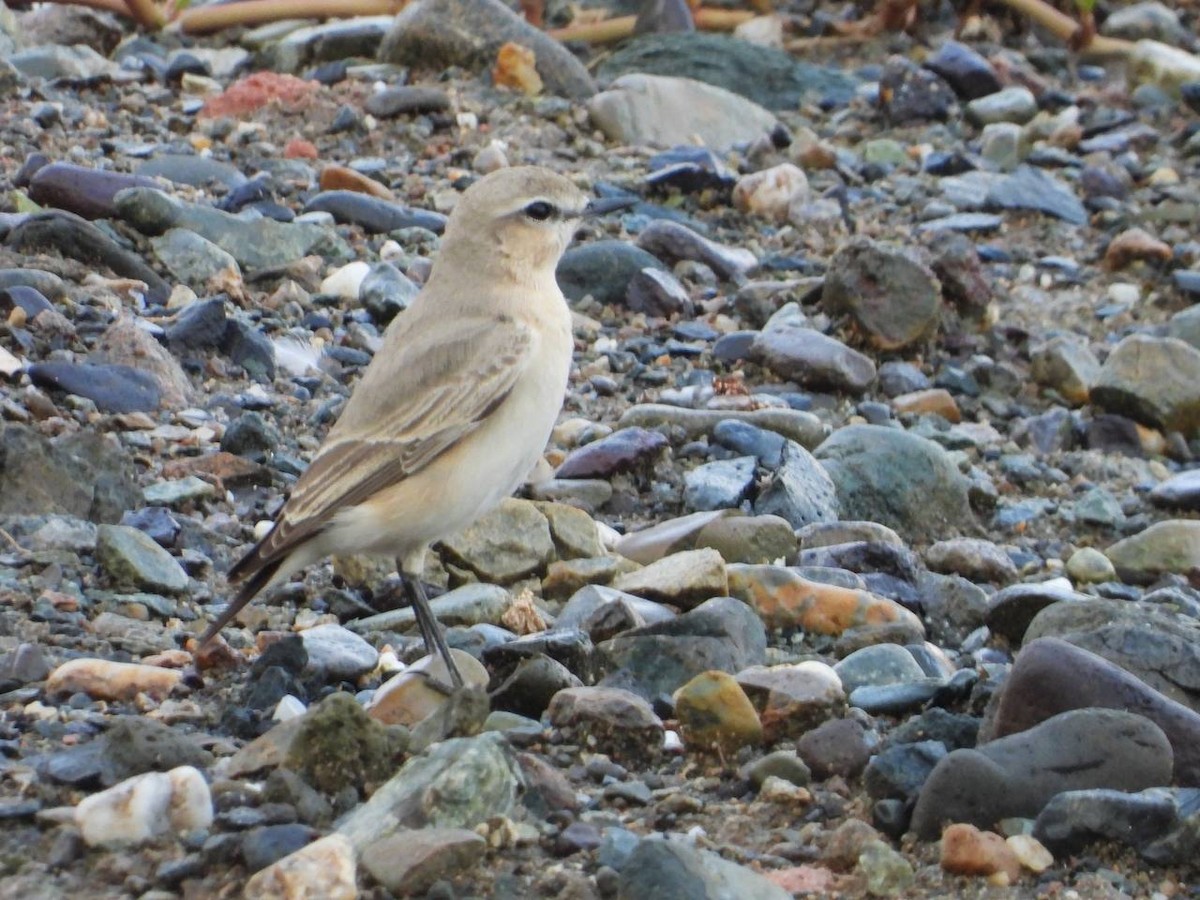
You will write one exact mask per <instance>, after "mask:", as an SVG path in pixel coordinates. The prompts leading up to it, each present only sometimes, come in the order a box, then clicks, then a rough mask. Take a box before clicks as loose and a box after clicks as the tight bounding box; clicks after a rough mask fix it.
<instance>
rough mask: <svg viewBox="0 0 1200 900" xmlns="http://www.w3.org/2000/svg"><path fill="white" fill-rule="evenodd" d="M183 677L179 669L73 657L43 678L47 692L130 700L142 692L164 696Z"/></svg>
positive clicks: (161, 698) (161, 697)
mask: <svg viewBox="0 0 1200 900" xmlns="http://www.w3.org/2000/svg"><path fill="white" fill-rule="evenodd" d="M182 680H183V675H182V673H181V672H180V671H179V670H178V669H163V668H159V667H158V666H147V665H140V664H137V663H121V662H112V661H110V660H106V659H72V660H69V661H67V662H65V663H63V664H62V665H60V666H58V667H57V668H55V669H54V671H53V672H51V673H50V676H49V678H47V679H46V693H47V694H50V695H51V696H53V695H55V694H74V693H83V694H87V695H88V696H89V697H92V698H94V699H96V700H132V699H134V698H135V697H137V696H138V695H139V694H145V695H146V696H148V697H151V698H153V699H155V700H160V701H161V700H164V699H166V697H167V696H168V695H169V694H170V693H171V692H172V691H173V690H174V689H175V686H176V685H178V684H179V683H180V682H181V681H182Z"/></svg>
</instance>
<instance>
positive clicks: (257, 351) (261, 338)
mask: <svg viewBox="0 0 1200 900" xmlns="http://www.w3.org/2000/svg"><path fill="white" fill-rule="evenodd" d="M221 350H222V352H224V353H225V355H226V356H228V357H229V359H230V360H231V361H232V362H234V363H236V364H237V365H239V366H241V367H242V368H243V369H245V370H246V373H247V374H248V375H249V376H250V377H251V378H253V379H255V380H257V381H271V380H272V379H274V378H275V347H274V345H273V344H272V343H271V340H270V338H268V337H267V336H266V335H265V334H263V333H262V332H261V331H259V330H258V329H257V328H256V327H255V326H254V325H253V323H251V322H248V321H247V320H246V319H243V318H241V317H240V316H239V317H236V318H232V319H229V320H228V321H227V322H226V323H225V334H224V336H223V337H222V338H221Z"/></svg>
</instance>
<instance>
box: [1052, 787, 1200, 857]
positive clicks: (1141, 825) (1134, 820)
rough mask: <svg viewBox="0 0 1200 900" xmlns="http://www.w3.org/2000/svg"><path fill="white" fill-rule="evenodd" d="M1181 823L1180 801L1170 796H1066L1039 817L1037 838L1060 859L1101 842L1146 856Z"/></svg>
mask: <svg viewBox="0 0 1200 900" xmlns="http://www.w3.org/2000/svg"><path fill="white" fill-rule="evenodd" d="M1177 819H1178V810H1177V808H1176V805H1175V800H1174V798H1173V797H1172V796H1171V795H1170V794H1168V793H1166V792H1158V791H1154V790H1149V791H1141V792H1140V793H1136V794H1129V793H1126V792H1124V791H1113V790H1103V789H1095V790H1088V791H1064V792H1063V793H1061V794H1059V795H1057V796H1056V797H1054V798H1053V799H1051V800H1050V802H1049V803H1047V804H1046V806H1045V807H1044V808H1043V809H1042V811H1041V812H1040V813H1038V817H1037V821H1036V822H1035V823H1034V825H1033V836H1034V837H1036V838H1037V839H1038V840H1039V841H1041V842H1042V843H1043V844H1044V845H1045V846H1046V849H1048V850H1050V851H1051V852H1052V853H1054V854H1055V855H1056V856H1059V855H1065V854H1069V853H1078V852H1079V851H1081V850H1083V849H1084V848H1085V847H1087V846H1088V845H1089V844H1093V843H1100V842H1103V843H1106V844H1118V845H1123V846H1126V847H1133V848H1134V849H1135V850H1141V849H1142V848H1143V847H1145V846H1146V845H1147V844H1149V843H1151V842H1152V841H1155V840H1157V839H1159V838H1162V837H1165V836H1166V834H1167V832H1168V831H1170V830H1171V828H1172V827H1173V826H1174V825H1175V824H1176V822H1177Z"/></svg>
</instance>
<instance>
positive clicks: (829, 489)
mask: <svg viewBox="0 0 1200 900" xmlns="http://www.w3.org/2000/svg"><path fill="white" fill-rule="evenodd" d="M754 512H755V513H756V514H757V515H760V516H767V515H774V516H779V517H780V518H782V519H786V520H787V521H788V523H789V524H791V526H792V527H793V528H803V527H804V526H805V525H812V524H813V523H814V522H833V521H836V520H837V518H838V498H837V489H836V488H835V487H834V484H833V481H832V480H831V479H830V477H829V474H828V473H827V472H826V471H825V469H824V468H823V467H822V466H821V464H820V463H819V462H817V460H816V458H814V457H813V455H812V454H811V453H809V452H808V451H807V450H805V449H804V448H803V447H801V446H800V445H799V444H797V443H796V442H795V441H787V442H786V443H785V444H784V448H783V460H782V462H781V463H780V465H779V468H777V469H776V470H775V471H774V472H772V473H771V478H770V480H769V481H768V483H767V484H766V486H765V487H763V489H762V490H761V491H760V492H759V495H758V500H757V501H755V504H754Z"/></svg>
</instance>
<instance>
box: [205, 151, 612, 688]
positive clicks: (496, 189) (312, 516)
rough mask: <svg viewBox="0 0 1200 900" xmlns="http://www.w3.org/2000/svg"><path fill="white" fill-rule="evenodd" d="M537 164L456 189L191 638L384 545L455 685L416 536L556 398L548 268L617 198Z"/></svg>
mask: <svg viewBox="0 0 1200 900" xmlns="http://www.w3.org/2000/svg"><path fill="white" fill-rule="evenodd" d="M629 202H630V201H629V200H627V199H624V198H620V197H617V198H596V199H592V200H590V202H589V198H588V195H586V194H585V193H584V192H583V191H581V190H580V189H579V188H577V187H576V186H575V184H574V183H573V182H572V181H571V180H570V179H568V178H566V177H565V176H563V175H560V174H558V173H556V172H553V171H551V170H550V169H546V168H542V167H538V166H514V167H510V168H503V169H498V170H496V171H494V172H491V173H489V174H488V175H486V176H484V177H482V178H480V179H479V180H478V181H476V182H475V183H473V184H472V185H471V186H470V187H468V188H467V189H466V190H465V191H464V192H463V194H462V195H461V196H460V197H459V198H458V202H457V204H456V205H455V207H454V209H453V210H452V212H451V214H450V217H449V219H448V220H447V222H446V228H445V232H444V234H443V236H442V240H441V245H440V247H439V250H438V253H437V256H436V258H435V260H434V263H433V267H432V269H431V271H430V273H429V277H428V279H427V280H426V282H425V285H424V286H423V287H422V289H421V291H420V292H419V293H418V295H417V296H416V297H415V298H414V300H413V302H412V303H411V305H410V306H409V308H408V309H407V310H405V311H403V312H401V313H400V314H399V315H398V316H397V317H396V318H395V319H394V320H393V321H392V323H391V324H390V325H389V326H388V328H387V330H386V331H385V332H384V335H383V341H382V344H381V346H380V348H379V350H378V351H377V352H376V354H375V355H374V357H373V359H372V360H371V363H370V364H369V365H368V366H367V368H366V370H365V371H364V372H363V375H362V378H361V379H360V380H359V382H358V383H357V385H356V386H355V387H354V389H353V391H352V393H351V396H350V399H349V400H348V401H347V402H346V404H345V406H344V407H343V409H342V412H341V414H340V415H339V416H338V418H337V421H336V422H335V423H334V424H333V426H332V427H331V428H330V430H329V432H328V434H327V435H326V437H325V440H324V441H323V443H322V444H321V446H320V448H319V449H318V450H317V452H316V455H315V456H314V457H313V458H312V460H311V462H310V463H309V465H308V467H307V469H305V471H304V472H303V474H301V476H300V477H299V479H297V481H296V483H295V485H294V486H293V488H292V490H291V493H290V495H289V496H288V498H287V500H286V501H285V502H284V504H283V506H282V507H281V508H280V510H279V511H278V513H277V514H276V516H275V520H274V522H273V523H272V525H271V529H270V531H269V532H267V533H266V535H264V536H263V537H262V539H261V540H259V541H258V543H257V544H256V545H255V546H254V547H253V548H252V549H251V550H250V551H249V552H248V553H246V554H245V556H243V557H242V558H241V559H240V560H239V561H238V562H237V563H235V564H234V565H233V566H232V567H231V568H230V569H229V572H228V575H227V580H228V582H229V584H230V585H231V586H235V585H236V586H239V587H238V590H237V592H236V594H235V595H234V596H233V597H232V599H231V600H230V601H229V603H228V604H227V605H226V607H225V609H224V610H223V611H222V612H221V613H220V614H219V615H218V616H217V618H216V619H215V620H214V621H213V622H212V624H211V625H209V627H208V629H207V630H206V631H205V632H204V635H203V636H202V637H201V639H200V645H201V646H204V645H205V644H207V643H208V642H209V641H211V640H212V639H213V638H214V637H215V636H216V635H217V634H218V633H219V632H220V631H221V629H222V628H224V627H225V626H226V625H227V624H228V623H229V622H230V620H232V619H233V617H234V616H236V615H237V614H238V613H239V612H240V611H241V610H242V609H243V608H244V607H245V606H246V604H248V603H249V602H250V601H251V600H253V599H254V598H255V597H256V596H258V595H259V594H260V593H263V592H264V591H266V590H268V589H270V588H273V587H275V586H276V585H279V584H281V583H283V582H285V581H286V580H288V579H290V578H291V576H292V575H294V574H295V573H296V572H298V571H300V570H301V569H304V568H305V567H307V566H309V565H312V564H313V563H315V562H318V561H320V560H321V559H323V558H325V557H327V556H331V555H349V554H366V555H377V556H390V557H392V558H394V559H395V561H396V568H397V572H398V574H399V576H400V580H401V583H402V585H403V590H404V593H405V596H406V599H407V600H408V602H409V603H410V605H411V606H412V608H413V613H414V616H415V618H416V622H417V626H418V628H419V630H420V632H421V637H422V639H423V641H424V643H425V648H426V652H427V653H428V654H430V655H431V656H434V655H436V656H439V657H441V659H442V660H443V661H444V663H445V665H446V670H447V672H448V674H449V676H450V679H451V681H452V683H453V687H454V688H458V687H461V686H462V684H463V680H462V676H461V674H460V673H459V671H458V668H457V666H456V665H455V663H454V660H453V659H452V658H451V655H450V651H449V648H448V647H447V645H446V640H445V636H444V635H443V634H442V631H441V628H440V627H439V625H438V622H437V619H436V618H435V617H434V615H433V612H432V611H431V609H430V607H429V601H428V598H427V596H426V593H425V588H424V585H423V582H422V580H421V579H422V575H423V570H424V561H425V553H426V550H427V548H428V547H429V545H430V544H431V543H433V542H435V541H437V540H441V539H443V538H446V537H449V536H451V535H452V534H454V533H456V532H458V531H460V530H461V529H463V528H465V527H466V526H468V525H470V524H471V523H472V522H474V521H475V520H476V519H477V518H479V517H480V516H481V515H483V514H484V513H485V512H487V511H488V510H489V509H491V508H492V507H494V506H495V505H496V504H498V503H499V502H500V501H501V500H502V499H504V498H505V497H508V496H509V495H510V494H512V492H513V491H514V490H515V489H516V488H517V487H518V486H519V485H520V484H521V482H522V480H523V479H524V478H525V476H527V475H528V474H529V472H530V471H531V470H532V469H533V467H534V465H535V464H536V463H537V461H538V460H539V459H540V458H541V454H542V452H543V450H544V449H545V446H546V442H547V441H548V439H549V437H550V432H551V430H552V429H553V427H554V424H555V421H556V419H557V417H558V413H559V411H560V409H561V408H562V403H563V397H564V394H565V393H566V388H567V381H568V377H569V375H570V369H571V358H572V353H573V350H574V337H573V334H572V326H571V313H570V309H569V307H568V306H567V302H566V299H565V298H564V296H563V293H562V291H561V289H560V288H559V286H558V283H557V281H556V279H555V269H556V267H557V265H558V262H559V260H560V259H561V258H562V255H563V253H564V252H565V251H566V249H567V246H568V244H569V243H570V242H571V240H572V238H573V237H574V234H575V231H576V229H577V228H578V226H579V225H580V223H581V222H582V221H583V220H584V219H586V218H590V217H593V216H599V215H602V214H604V213H607V212H611V211H614V210H616V209H619V208H622V207H624V206H627V205H629Z"/></svg>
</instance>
